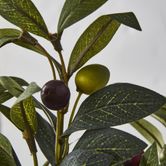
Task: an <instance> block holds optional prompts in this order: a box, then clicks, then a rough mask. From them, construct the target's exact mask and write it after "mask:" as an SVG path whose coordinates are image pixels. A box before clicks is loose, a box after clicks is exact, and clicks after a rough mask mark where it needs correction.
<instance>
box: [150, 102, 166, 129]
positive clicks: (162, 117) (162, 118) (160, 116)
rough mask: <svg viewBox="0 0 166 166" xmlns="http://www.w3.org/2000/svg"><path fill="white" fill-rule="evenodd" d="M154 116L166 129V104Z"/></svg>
mask: <svg viewBox="0 0 166 166" xmlns="http://www.w3.org/2000/svg"><path fill="white" fill-rule="evenodd" d="M152 116H153V117H154V118H155V119H157V120H158V121H159V122H160V123H161V124H163V125H164V126H165V127H166V104H165V105H163V107H161V108H160V109H159V111H157V112H155V113H154V114H153V115H152Z"/></svg>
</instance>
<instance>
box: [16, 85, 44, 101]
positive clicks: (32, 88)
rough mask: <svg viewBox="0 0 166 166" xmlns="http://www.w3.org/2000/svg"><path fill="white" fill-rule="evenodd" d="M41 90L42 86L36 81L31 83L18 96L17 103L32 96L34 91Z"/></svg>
mask: <svg viewBox="0 0 166 166" xmlns="http://www.w3.org/2000/svg"><path fill="white" fill-rule="evenodd" d="M40 90H41V88H40V87H39V86H38V85H37V84H36V83H35V82H32V83H30V84H29V85H28V87H27V88H26V89H25V90H24V92H23V93H21V95H20V96H19V97H18V98H17V100H16V102H15V104H18V103H19V102H21V101H23V100H25V99H27V98H29V97H31V96H32V95H33V94H34V93H36V92H39V91H40Z"/></svg>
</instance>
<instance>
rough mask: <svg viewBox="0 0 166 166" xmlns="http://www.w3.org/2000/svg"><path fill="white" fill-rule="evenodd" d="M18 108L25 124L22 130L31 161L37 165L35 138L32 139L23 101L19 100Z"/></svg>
mask: <svg viewBox="0 0 166 166" xmlns="http://www.w3.org/2000/svg"><path fill="white" fill-rule="evenodd" d="M20 108H21V113H22V117H23V120H24V125H25V129H24V132H23V137H24V139H25V140H26V142H27V145H28V147H29V150H30V152H31V154H32V156H33V162H34V166H38V160H37V155H36V152H37V149H36V144H35V140H34V136H33V131H32V129H31V127H30V126H29V123H28V120H27V117H26V114H25V110H24V105H23V101H22V102H20Z"/></svg>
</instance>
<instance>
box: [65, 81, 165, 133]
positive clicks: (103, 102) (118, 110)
mask: <svg viewBox="0 0 166 166" xmlns="http://www.w3.org/2000/svg"><path fill="white" fill-rule="evenodd" d="M165 103H166V98H165V97H163V96H161V95H160V94H158V93H156V92H154V91H152V90H149V89H147V88H144V87H141V86H137V85H133V84H129V83H116V84H112V85H109V86H106V87H105V88H103V89H101V90H99V91H97V92H95V93H93V94H92V95H90V96H89V97H88V98H86V100H85V101H84V102H83V103H82V104H81V106H80V108H79V110H78V113H77V114H76V116H75V118H74V120H73V123H72V124H71V127H70V128H69V129H68V130H67V131H66V132H65V134H71V133H72V132H75V131H78V130H85V129H87V130H90V129H100V128H108V127H110V126H116V125H121V124H125V123H130V122H133V121H135V120H139V119H142V118H144V117H146V116H148V115H150V114H152V113H154V112H156V111H157V110H159V108H160V107H161V106H162V105H163V104H165ZM65 134H64V135H65Z"/></svg>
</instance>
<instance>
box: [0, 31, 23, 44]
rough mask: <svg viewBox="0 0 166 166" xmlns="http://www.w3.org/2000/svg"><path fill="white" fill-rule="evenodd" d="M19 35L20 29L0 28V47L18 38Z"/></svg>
mask: <svg viewBox="0 0 166 166" xmlns="http://www.w3.org/2000/svg"><path fill="white" fill-rule="evenodd" d="M20 35H21V31H19V30H17V29H11V28H10V29H9V28H6V29H0V47H2V46H4V45H5V44H7V43H11V42H13V41H14V40H16V39H18V38H19V37H20Z"/></svg>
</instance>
